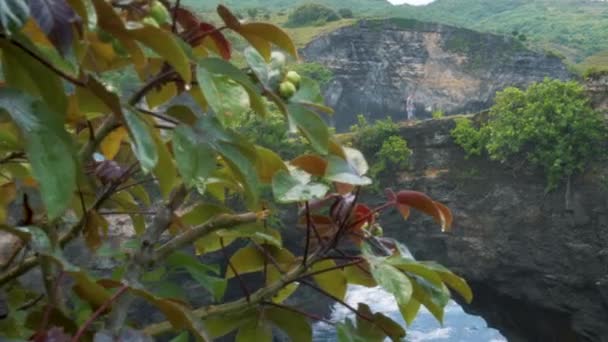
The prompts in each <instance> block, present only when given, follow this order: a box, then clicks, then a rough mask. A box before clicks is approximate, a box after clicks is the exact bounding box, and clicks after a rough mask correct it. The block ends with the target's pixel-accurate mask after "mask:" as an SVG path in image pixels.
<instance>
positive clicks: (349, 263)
mask: <svg viewBox="0 0 608 342" xmlns="http://www.w3.org/2000/svg"><path fill="white" fill-rule="evenodd" d="M363 261H364V260H363V259H359V260H355V261H351V262H347V263H344V264H341V265H336V266H333V267H328V268H325V269H322V270H318V271H314V272H311V273H306V274H303V275H302V276H300V278H298V280H299V279H301V278H307V277H312V276H315V275H318V274H322V273H326V272H331V271H334V270H339V269H343V268H346V267H349V266H354V265H358V264H360V263H362V262H363ZM298 280H295V281H298Z"/></svg>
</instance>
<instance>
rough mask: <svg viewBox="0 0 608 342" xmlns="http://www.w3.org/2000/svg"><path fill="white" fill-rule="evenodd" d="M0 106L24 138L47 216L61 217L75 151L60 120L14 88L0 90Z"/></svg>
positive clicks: (71, 182) (70, 191) (67, 200)
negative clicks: (7, 113)
mask: <svg viewBox="0 0 608 342" xmlns="http://www.w3.org/2000/svg"><path fill="white" fill-rule="evenodd" d="M0 108H4V109H5V110H6V111H8V112H9V114H10V115H11V117H12V118H13V120H14V121H15V123H16V124H17V126H19V128H20V129H21V131H22V132H23V135H24V136H25V137H26V152H27V155H28V159H29V161H30V163H31V166H32V173H33V174H34V176H35V178H36V180H37V181H38V183H39V184H40V192H41V195H42V200H43V201H44V204H45V206H46V209H47V214H48V217H49V219H51V220H53V219H56V218H58V217H60V216H61V215H62V214H63V212H64V211H65V210H66V209H67V208H68V206H69V205H70V202H71V199H72V196H73V193H74V191H75V190H76V162H75V159H74V151H73V146H72V144H71V140H70V137H69V135H68V134H67V132H66V131H65V130H64V128H63V120H62V119H61V118H60V117H59V116H58V115H57V114H55V113H52V112H51V111H50V110H49V109H48V108H46V106H45V105H44V104H43V103H42V102H41V101H37V100H35V99H33V98H32V97H30V96H28V95H26V94H24V93H22V92H20V91H17V90H14V89H8V88H2V89H0Z"/></svg>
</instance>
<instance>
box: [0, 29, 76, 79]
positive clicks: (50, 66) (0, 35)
mask: <svg viewBox="0 0 608 342" xmlns="http://www.w3.org/2000/svg"><path fill="white" fill-rule="evenodd" d="M0 38H2V39H5V40H7V41H8V42H9V43H11V44H12V45H15V46H16V47H18V48H20V49H21V50H23V52H25V53H26V54H28V55H29V56H30V57H32V58H34V59H35V60H37V61H38V62H40V63H41V64H42V65H44V66H45V67H47V68H48V69H50V70H51V71H52V72H53V73H55V74H56V75H58V76H59V77H61V78H63V79H64V80H66V81H68V82H70V83H72V84H74V85H77V86H79V87H86V82H85V81H82V80H79V79H77V78H75V77H73V76H70V75H68V74H66V73H65V72H63V71H61V70H59V69H58V68H57V67H56V66H54V65H53V63H51V62H49V61H47V60H46V59H44V58H42V57H41V56H39V55H38V54H37V53H35V52H34V51H32V50H30V49H29V48H28V47H27V46H25V45H23V44H22V43H20V42H18V41H16V40H13V39H11V38H9V37H8V36H7V35H6V34H5V33H1V32H0Z"/></svg>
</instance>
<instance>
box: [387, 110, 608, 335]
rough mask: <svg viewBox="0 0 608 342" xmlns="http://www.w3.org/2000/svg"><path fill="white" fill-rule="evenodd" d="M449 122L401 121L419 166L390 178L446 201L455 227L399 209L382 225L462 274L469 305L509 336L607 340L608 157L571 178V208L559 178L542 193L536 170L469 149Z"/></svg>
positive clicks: (415, 249) (397, 185) (396, 183)
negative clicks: (472, 154)
mask: <svg viewBox="0 0 608 342" xmlns="http://www.w3.org/2000/svg"><path fill="white" fill-rule="evenodd" d="M453 127H454V121H453V120H452V119H449V118H447V119H443V120H429V121H426V122H421V123H419V124H417V125H414V126H410V127H405V128H403V129H402V131H401V134H402V136H403V137H404V138H405V139H407V141H408V145H409V146H410V147H411V148H412V150H413V168H412V170H415V171H411V172H400V173H399V172H397V176H396V177H392V178H391V181H390V182H391V183H393V185H394V187H395V188H396V189H402V188H406V189H416V190H420V191H424V192H426V193H428V194H429V195H430V196H431V197H433V198H434V199H437V200H439V201H441V202H443V203H445V204H447V205H448V206H449V207H450V208H451V210H452V211H453V214H454V229H453V232H451V233H446V234H443V233H440V232H439V231H438V229H437V227H436V225H434V224H433V223H432V222H430V221H429V220H428V219H427V218H426V217H424V216H423V215H415V216H413V217H412V220H411V221H409V222H405V223H404V222H403V221H402V219H401V218H400V217H397V216H398V215H396V214H395V215H393V216H390V217H388V218H387V219H385V221H384V222H383V226H384V230H385V232H386V235H387V236H392V237H398V238H399V240H401V241H403V242H404V243H405V244H406V245H408V246H409V247H410V249H411V250H412V252H413V253H414V255H416V256H417V257H418V258H420V259H435V260H437V261H439V262H441V263H443V264H445V265H446V266H448V267H449V268H451V269H453V270H454V271H456V272H458V273H460V274H461V275H462V276H464V277H465V278H466V279H467V280H468V281H469V282H470V283H471V285H472V287H473V292H474V294H475V299H474V301H473V304H472V306H465V309H466V310H469V311H474V312H477V313H479V314H481V315H482V316H483V317H484V318H485V319H486V320H487V321H488V322H489V323H490V325H493V326H495V327H497V328H498V329H499V330H500V331H501V333H503V334H504V335H505V336H506V337H507V338H508V340H509V341H510V342H518V341H608V324H607V322H608V183H607V180H608V165H606V163H605V162H599V161H598V163H597V164H596V165H594V166H593V167H590V168H589V170H588V171H587V172H586V173H585V174H583V175H579V176H578V177H576V178H575V179H574V181H573V186H572V191H573V193H572V202H571V203H572V204H573V205H572V207H571V210H567V209H566V207H565V200H564V193H565V190H564V188H560V189H557V190H555V191H553V192H550V193H545V185H546V179H545V177H544V175H543V174H542V173H539V172H537V171H535V170H528V169H514V168H513V167H511V166H510V165H502V164H500V163H498V162H492V161H489V160H488V159H487V158H483V157H478V158H469V159H467V158H466V157H465V155H464V152H463V150H462V149H461V148H460V147H459V146H457V145H456V144H455V143H454V141H453V140H452V138H451V136H450V130H451V129H452V128H453ZM607 148H608V147H607ZM379 201H380V200H379Z"/></svg>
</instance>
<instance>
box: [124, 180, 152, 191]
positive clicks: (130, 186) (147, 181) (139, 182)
mask: <svg viewBox="0 0 608 342" xmlns="http://www.w3.org/2000/svg"><path fill="white" fill-rule="evenodd" d="M153 181H154V178H148V179H144V180H140V181H137V182H135V183H131V184H126V185H123V186H120V187H118V188H116V192H120V191H123V190H127V189H129V188H132V187H134V186H138V185H141V184H144V183H149V182H153Z"/></svg>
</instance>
